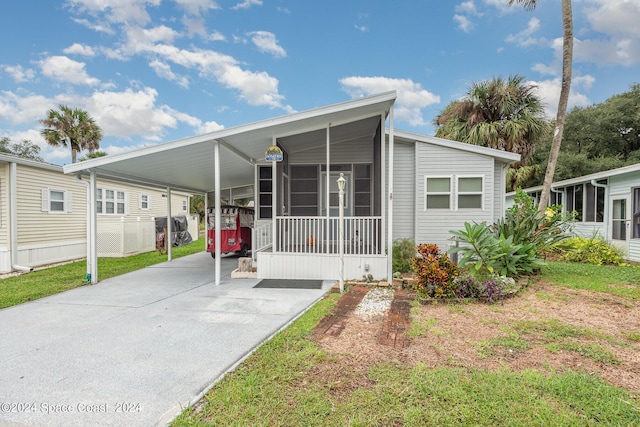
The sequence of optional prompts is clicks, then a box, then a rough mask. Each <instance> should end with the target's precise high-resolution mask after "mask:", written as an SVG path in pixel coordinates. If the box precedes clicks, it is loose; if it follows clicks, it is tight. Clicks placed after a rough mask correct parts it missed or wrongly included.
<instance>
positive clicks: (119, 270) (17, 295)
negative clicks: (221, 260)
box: [0, 240, 204, 309]
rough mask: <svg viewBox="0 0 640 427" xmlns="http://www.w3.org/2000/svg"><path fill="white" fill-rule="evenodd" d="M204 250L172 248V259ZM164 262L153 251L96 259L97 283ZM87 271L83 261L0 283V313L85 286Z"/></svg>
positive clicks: (198, 243)
mask: <svg viewBox="0 0 640 427" xmlns="http://www.w3.org/2000/svg"><path fill="white" fill-rule="evenodd" d="M203 250H204V249H203V243H202V240H196V241H195V242H193V243H191V244H189V245H184V246H179V247H175V248H173V249H172V251H171V252H172V257H173V258H180V257H182V256H185V255H191V254H194V253H197V252H202V251H203ZM166 260H167V256H166V255H161V254H159V253H158V252H156V251H154V252H147V253H144V254H140V255H133V256H130V257H126V258H99V259H98V271H99V279H100V280H104V279H108V278H109V277H114V276H119V275H121V274H124V273H128V272H130V271H134V270H139V269H141V268H144V267H147V266H149V265H154V264H159V263H161V262H164V261H166ZM86 271H87V264H86V261H85V260H82V261H76V262H72V263H68V264H63V265H58V266H55V267H50V268H46V269H43V270H37V271H33V272H31V273H28V274H22V275H20V276H13V277H6V278H4V279H0V309H2V308H6V307H11V306H13V305H17V304H22V303H24V302H28V301H33V300H36V299H39V298H43V297H46V296H49V295H53V294H57V293H60V292H64V291H67V290H69V289H73V288H77V287H79V286H84V285H85V283H84V282H83V281H84V279H85V275H86Z"/></svg>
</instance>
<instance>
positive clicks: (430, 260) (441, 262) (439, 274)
mask: <svg viewBox="0 0 640 427" xmlns="http://www.w3.org/2000/svg"><path fill="white" fill-rule="evenodd" d="M416 249H417V255H416V256H415V257H413V260H412V268H413V271H414V272H415V273H416V276H417V278H418V283H417V284H416V285H415V290H416V291H417V293H418V295H421V296H426V297H431V298H453V297H455V296H456V295H455V288H454V286H453V283H454V279H455V277H456V276H457V275H458V267H456V265H455V264H454V263H453V262H452V261H451V260H450V259H449V257H448V256H447V255H446V254H443V253H442V252H440V249H439V248H438V245H436V244H421V245H418V247H417V248H416Z"/></svg>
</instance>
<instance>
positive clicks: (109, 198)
mask: <svg viewBox="0 0 640 427" xmlns="http://www.w3.org/2000/svg"><path fill="white" fill-rule="evenodd" d="M96 199H97V200H96V211H97V213H99V214H106V215H124V214H125V211H126V209H125V208H126V203H125V200H126V195H125V192H124V191H118V190H110V189H107V188H98V190H97V191H96Z"/></svg>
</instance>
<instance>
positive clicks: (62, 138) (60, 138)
mask: <svg viewBox="0 0 640 427" xmlns="http://www.w3.org/2000/svg"><path fill="white" fill-rule="evenodd" d="M40 123H42V125H44V127H45V128H44V129H43V130H42V131H41V132H40V133H41V134H42V137H43V138H44V139H45V140H46V141H47V142H48V143H49V144H50V145H52V146H55V147H57V146H63V147H67V146H68V147H70V148H71V162H72V163H75V162H76V154H77V153H78V152H79V151H82V150H88V151H90V152H92V151H95V150H98V149H99V148H100V140H101V139H102V129H100V127H99V126H98V125H97V124H96V122H95V120H94V119H93V118H92V117H91V116H90V115H89V113H87V112H86V111H84V110H81V109H79V108H73V109H72V108H70V107H68V106H66V105H59V106H58V110H54V109H51V110H49V111H48V113H47V118H46V119H44V120H40Z"/></svg>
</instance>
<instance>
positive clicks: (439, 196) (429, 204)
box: [424, 176, 451, 210]
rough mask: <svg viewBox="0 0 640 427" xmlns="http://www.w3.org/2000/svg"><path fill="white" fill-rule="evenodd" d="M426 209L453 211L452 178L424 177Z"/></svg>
mask: <svg viewBox="0 0 640 427" xmlns="http://www.w3.org/2000/svg"><path fill="white" fill-rule="evenodd" d="M424 189H425V191H424V209H425V210H427V209H451V177H441V176H425V177H424Z"/></svg>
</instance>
